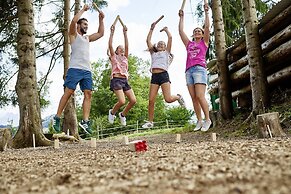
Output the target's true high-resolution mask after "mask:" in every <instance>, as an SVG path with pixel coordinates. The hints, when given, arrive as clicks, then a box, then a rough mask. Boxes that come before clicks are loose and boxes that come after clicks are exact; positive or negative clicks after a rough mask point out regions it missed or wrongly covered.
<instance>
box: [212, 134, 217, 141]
mask: <svg viewBox="0 0 291 194" xmlns="http://www.w3.org/2000/svg"><path fill="white" fill-rule="evenodd" d="M211 139H212V141H216V133H211Z"/></svg>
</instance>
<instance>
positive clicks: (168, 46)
mask: <svg viewBox="0 0 291 194" xmlns="http://www.w3.org/2000/svg"><path fill="white" fill-rule="evenodd" d="M162 31H165V32H166V34H167V36H168V43H167V48H166V50H167V51H168V52H169V53H171V49H172V40H173V37H172V34H171V33H170V31H169V29H168V27H164V28H163V29H162V30H161V32H162Z"/></svg>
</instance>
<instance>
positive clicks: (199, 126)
mask: <svg viewBox="0 0 291 194" xmlns="http://www.w3.org/2000/svg"><path fill="white" fill-rule="evenodd" d="M202 125H203V124H202V121H197V123H196V126H195V128H194V129H193V131H199V130H200V129H201V127H202Z"/></svg>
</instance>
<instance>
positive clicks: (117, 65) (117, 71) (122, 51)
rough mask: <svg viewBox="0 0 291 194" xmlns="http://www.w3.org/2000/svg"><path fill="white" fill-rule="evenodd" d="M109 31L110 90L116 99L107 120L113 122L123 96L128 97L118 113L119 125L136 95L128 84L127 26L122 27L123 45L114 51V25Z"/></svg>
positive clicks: (123, 101) (124, 123) (123, 122)
mask: <svg viewBox="0 0 291 194" xmlns="http://www.w3.org/2000/svg"><path fill="white" fill-rule="evenodd" d="M110 30H111V33H110V37H109V42H108V48H109V54H110V57H109V58H110V62H111V65H112V70H111V80H110V90H112V91H113V92H114V93H115V95H116V97H117V99H118V101H117V103H116V104H115V105H114V106H113V108H112V109H110V110H109V112H108V121H109V123H111V124H113V123H114V119H115V117H116V116H115V114H116V113H117V111H118V110H119V109H120V108H121V107H122V106H123V105H124V104H125V96H126V97H127V98H128V100H129V102H128V103H127V105H126V106H125V108H124V109H123V111H122V112H120V113H119V114H118V116H119V118H120V123H121V125H123V126H125V125H126V118H125V116H126V115H127V113H128V111H129V110H130V109H131V108H132V107H133V106H134V104H135V103H136V97H135V95H134V92H133V90H132V89H131V87H130V85H129V84H128V38H127V27H126V26H124V27H123V34H124V47H123V46H122V45H119V46H118V47H117V48H116V50H115V51H114V49H113V46H112V42H113V34H114V30H115V26H114V25H112V26H111V28H110Z"/></svg>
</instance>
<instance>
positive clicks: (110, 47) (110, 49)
mask: <svg viewBox="0 0 291 194" xmlns="http://www.w3.org/2000/svg"><path fill="white" fill-rule="evenodd" d="M114 30H115V26H114V25H112V26H111V28H110V36H109V41H108V49H109V53H110V56H113V55H114V49H113V46H112V42H113V35H114Z"/></svg>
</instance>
